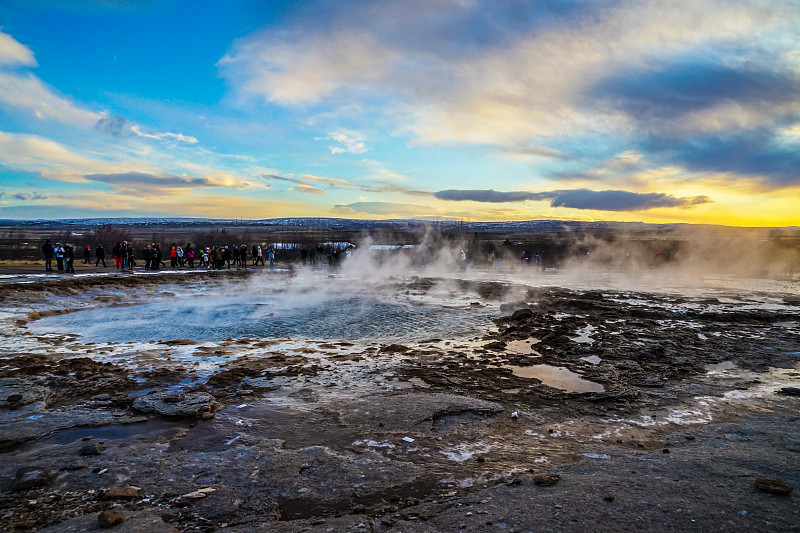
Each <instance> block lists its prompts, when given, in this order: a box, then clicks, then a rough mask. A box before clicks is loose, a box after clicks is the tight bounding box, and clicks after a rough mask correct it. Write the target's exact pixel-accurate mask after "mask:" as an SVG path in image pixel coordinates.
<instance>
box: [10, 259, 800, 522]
mask: <svg viewBox="0 0 800 533" xmlns="http://www.w3.org/2000/svg"><path fill="white" fill-rule="evenodd" d="M294 275H295V273H293V272H290V271H277V272H270V273H262V274H258V275H256V276H255V277H254V276H253V275H252V274H250V273H248V274H244V273H232V274H230V275H228V273H226V272H222V273H217V272H213V273H202V274H198V275H196V276H195V275H181V276H180V277H178V276H171V275H163V276H152V275H151V276H140V275H124V276H95V277H91V276H87V277H83V278H72V279H70V280H63V279H47V280H43V281H32V282H28V281H26V282H25V283H16V284H15V283H5V284H3V285H0V296H2V298H3V301H4V302H8V304H7V306H6V307H5V309H4V313H3V315H2V317H0V318H2V320H3V326H2V330H0V334H1V335H2V340H3V342H2V347H0V509H2V511H0V512H1V513H2V518H0V524H2V528H1V529H2V530H3V531H13V530H20V529H27V530H41V531H66V530H71V529H72V530H80V529H82V528H83V529H86V530H93V529H97V528H99V527H100V526H99V522H98V516H99V515H100V513H101V512H103V511H106V510H109V509H114V510H116V511H118V512H119V513H120V514H121V516H122V518H123V520H124V521H123V523H122V525H119V526H116V527H117V528H118V529H120V528H126V527H127V528H128V529H127V530H136V528H139V530H147V531H161V530H163V531H173V530H178V531H190V530H191V531H197V530H201V531H214V530H219V529H224V530H230V531H242V532H244V531H260V530H264V531H299V530H308V531H345V530H347V531H486V530H494V529H500V530H507V531H529V530H537V531H538V530H552V531H587V530H593V531H623V530H676V531H683V530H687V531H690V530H691V531H696V530H709V529H720V528H722V529H726V530H789V529H792V528H797V527H800V514H799V513H800V511H799V509H800V500H798V491H796V490H794V491H793V490H790V489H792V488H794V487H797V486H798V483H800V474H799V473H798V470H797V468H796V464H797V459H798V454H800V398H798V397H797V395H795V394H791V392H785V391H792V390H797V388H798V386H800V371H798V359H799V358H800V328H798V323H800V298H798V297H797V287H796V285H794V286H793V285H787V286H786V288H785V290H783V289H782V290H773V291H771V292H769V293H764V292H759V291H754V290H742V291H739V292H735V291H734V292H726V291H718V290H717V291H711V292H709V291H696V292H691V291H689V292H687V293H686V294H682V293H677V292H667V291H659V290H655V289H654V290H652V291H622V290H618V289H605V288H604V289H602V290H577V289H569V288H564V287H560V286H558V282H559V281H560V280H559V279H558V278H549V279H547V280H546V284H544V283H542V280H538V281H537V283H535V284H533V283H531V282H530V281H529V280H526V279H520V278H519V277H514V276H507V277H505V278H504V279H500V280H497V279H484V278H481V277H480V276H475V277H473V278H469V277H467V276H463V277H462V278H461V279H459V278H456V279H452V278H443V277H425V276H422V275H419V276H409V277H407V278H392V279H390V280H388V282H387V283H386V284H385V285H386V286H388V287H390V289H391V291H390V292H391V294H392V295H393V296H392V298H396V297H397V298H404V299H405V300H403V301H404V302H406V301H407V302H410V303H409V305H415V306H419V307H420V309H421V310H422V312H425V311H426V310H427V308H426V307H425V306H430V305H434V304H431V301H433V300H436V302H437V303H435V305H439V306H441V307H442V308H444V309H447V308H452V309H454V310H458V312H459V313H467V314H466V315H463V316H466V317H471V318H469V320H471V322H470V327H469V330H470V332H471V333H470V334H468V335H461V336H458V337H448V336H447V335H439V336H437V337H436V338H434V337H433V336H431V337H429V338H425V337H423V336H421V333H420V334H419V335H416V336H409V338H408V339H406V340H403V341H402V342H394V341H391V340H389V339H391V338H392V335H391V333H392V330H393V325H392V324H391V323H387V324H382V325H380V328H379V329H381V328H382V329H385V330H386V333H387V335H386V339H387V340H386V341H382V340H381V339H380V338H375V339H358V340H355V339H350V340H342V339H331V338H316V339H315V338H301V337H297V338H283V337H281V338H279V337H258V336H253V335H249V336H247V337H241V338H225V339H217V340H198V339H193V338H186V337H185V336H179V335H176V336H175V337H174V338H170V339H158V338H152V339H148V338H147V335H146V332H144V333H143V334H142V335H143V336H141V338H139V337H136V338H137V339H138V340H135V341H126V342H120V341H117V340H114V339H107V340H105V341H98V340H92V341H87V339H86V338H85V337H84V336H83V335H82V331H71V330H64V331H56V330H57V329H58V324H59V323H58V322H48V329H47V331H43V330H42V329H41V324H44V323H45V321H49V320H56V321H57V320H59V319H60V318H62V317H66V316H68V315H70V314H72V315H75V314H77V313H82V312H84V311H85V310H92V312H95V313H96V312H97V311H98V310H108V311H109V315H108V316H113V310H114V309H116V308H118V307H119V306H134V307H131V309H137V308H138V307H136V306H141V305H142V304H152V303H153V302H173V301H177V298H182V299H184V300H185V299H187V298H188V299H190V300H191V299H193V298H198V299H203V300H208V299H213V298H214V297H215V296H214V295H215V294H218V293H217V292H214V291H215V290H217V289H218V290H220V291H223V292H224V293H225V294H230V293H235V294H241V293H247V292H248V291H251V292H252V291H253V290H254V287H264V286H269V287H274V286H278V285H280V284H281V283H285V282H286V280H289V279H291V278H292V276H294ZM323 275H326V274H323ZM258 276H261V277H260V278H259V277H258ZM254 282H258V283H260V284H261V285H257V286H256V285H253V283H254ZM394 295H398V296H394ZM303 297H304V298H305V297H307V294H305V293H304V294H303ZM470 310H472V311H470ZM469 313H474V314H473V315H470V314H469ZM76 316H77V315H76ZM390 316H391V315H390ZM424 316H436V317H442V316H444V315H441V314H429V315H424ZM454 316H455V313H454ZM458 316H461V315H458ZM268 318H272V317H271V316H269V315H265V320H266V319H268ZM439 319H440V320H442V318H439ZM64 324H67V322H64ZM426 326H427V325H426ZM445 326H446V325H445V324H442V330H443V331H445V330H447V331H454V330H452V329H449V330H448V329H447V327H445ZM407 327H408V324H403V325H402V327H401V325H398V326H397V328H398V329H397V330H398V331H408V329H404V328H407ZM448 327H449V326H448ZM54 329H55V330H54ZM433 329H436V328H433ZM137 335H138V334H137ZM419 339H423V340H419ZM758 479H768V480H772V481H773V482H772V485H770V486H779V487H782V491H783V492H782V493H779V492H780V491H774V492H769V491H765V490H763V488H761V489H760V488H759V486H766V485H765V482H763V481H761V482H758V483H760V485H758V484H756V480H758ZM543 480H546V481H547V482H544V481H543ZM131 487H132V488H131ZM787 487H788V488H787ZM108 489H118V490H117V492H120V493H125V494H135V497H130V498H129V497H126V498H123V499H114V498H107V497H105V496H104V495H105V494H107V492H106V491H107V490H108ZM111 494H114V492H113V491H112V493H111ZM131 528H133V529H131ZM120 530H122V529H120Z"/></svg>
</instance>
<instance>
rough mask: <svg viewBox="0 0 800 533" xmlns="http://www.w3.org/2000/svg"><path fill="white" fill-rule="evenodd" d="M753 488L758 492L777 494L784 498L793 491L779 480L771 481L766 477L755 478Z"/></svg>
mask: <svg viewBox="0 0 800 533" xmlns="http://www.w3.org/2000/svg"><path fill="white" fill-rule="evenodd" d="M755 486H756V488H757V489H758V490H762V491H764V492H769V493H770V494H777V495H779V496H786V495H788V494H789V493H790V492H792V490H793V489H794V488H793V487H792V486H791V485H789V484H788V483H786V482H785V481H783V480H781V479H771V478H767V477H759V478H756V481H755Z"/></svg>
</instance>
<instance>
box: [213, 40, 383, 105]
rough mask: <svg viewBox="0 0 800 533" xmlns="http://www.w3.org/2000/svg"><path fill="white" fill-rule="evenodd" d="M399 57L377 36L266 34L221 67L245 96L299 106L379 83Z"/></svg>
mask: <svg viewBox="0 0 800 533" xmlns="http://www.w3.org/2000/svg"><path fill="white" fill-rule="evenodd" d="M393 55H394V54H393V53H392V52H391V51H390V50H386V49H384V48H383V47H382V46H381V45H380V43H379V41H378V39H377V38H376V37H375V36H374V35H371V34H370V33H367V32H359V31H357V30H355V29H348V31H347V32H346V33H343V34H331V35H302V33H290V32H272V31H269V32H266V31H265V32H263V33H260V34H257V35H256V36H252V37H250V38H247V39H243V40H241V41H239V42H237V43H236V44H235V45H234V48H233V50H232V51H231V52H229V53H228V54H227V55H226V56H225V57H223V58H222V59H221V60H220V61H219V63H218V66H219V67H220V68H221V69H222V71H223V72H224V73H225V75H226V76H228V77H229V78H231V79H233V80H235V81H236V83H237V85H238V87H239V89H240V90H241V92H242V93H243V94H245V95H250V96H253V95H257V96H262V97H263V98H265V99H266V100H267V101H271V102H277V103H281V104H288V105H294V104H306V103H312V102H315V101H317V100H319V99H320V98H322V97H325V96H328V95H330V94H331V93H333V92H335V91H336V90H337V89H339V88H340V87H342V86H353V85H358V84H361V83H367V84H368V83H370V82H373V81H375V80H377V79H379V78H380V77H381V76H382V75H383V71H384V69H385V68H386V65H387V64H389V63H391V62H392V56H393Z"/></svg>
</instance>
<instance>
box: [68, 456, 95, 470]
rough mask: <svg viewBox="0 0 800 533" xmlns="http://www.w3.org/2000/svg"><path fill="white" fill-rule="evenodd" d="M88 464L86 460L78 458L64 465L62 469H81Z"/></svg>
mask: <svg viewBox="0 0 800 533" xmlns="http://www.w3.org/2000/svg"><path fill="white" fill-rule="evenodd" d="M88 467H89V465H87V464H86V461H84V460H83V459H78V460H77V461H75V462H74V463H70V464H68V465H67V466H65V467H64V470H83V469H84V468H88Z"/></svg>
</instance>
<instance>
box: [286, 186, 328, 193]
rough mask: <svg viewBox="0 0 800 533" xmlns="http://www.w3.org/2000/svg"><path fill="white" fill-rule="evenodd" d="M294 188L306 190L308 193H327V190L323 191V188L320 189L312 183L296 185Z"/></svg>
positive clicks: (300, 190) (298, 190) (301, 190)
mask: <svg viewBox="0 0 800 533" xmlns="http://www.w3.org/2000/svg"><path fill="white" fill-rule="evenodd" d="M292 190H295V191H297V192H304V193H307V194H325V191H323V190H322V189H318V188H316V187H313V186H311V185H303V184H300V185H295V186H294V187H292Z"/></svg>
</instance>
